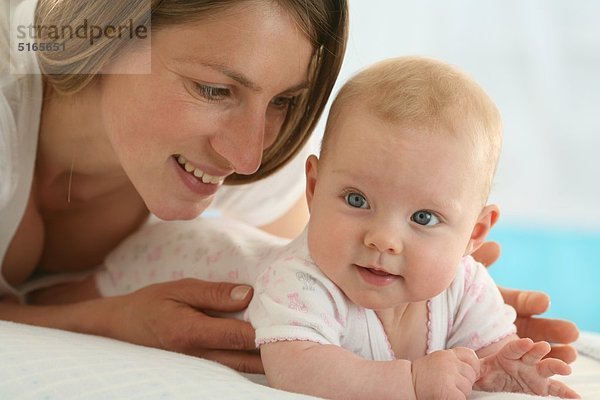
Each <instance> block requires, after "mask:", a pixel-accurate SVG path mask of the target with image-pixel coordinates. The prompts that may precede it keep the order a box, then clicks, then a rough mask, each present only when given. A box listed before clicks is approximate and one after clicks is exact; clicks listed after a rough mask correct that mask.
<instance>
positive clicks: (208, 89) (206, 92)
mask: <svg viewBox="0 0 600 400" xmlns="http://www.w3.org/2000/svg"><path fill="white" fill-rule="evenodd" d="M194 86H195V87H196V91H197V92H198V93H200V95H201V96H202V97H204V98H205V99H207V100H208V101H219V100H223V99H224V98H226V97H228V96H229V93H230V92H229V89H227V88H222V87H216V86H209V85H204V84H202V83H197V82H196V83H194Z"/></svg>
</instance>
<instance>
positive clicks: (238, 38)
mask: <svg viewBox="0 0 600 400" xmlns="http://www.w3.org/2000/svg"><path fill="white" fill-rule="evenodd" d="M150 49H151V50H150ZM150 49H147V50H145V51H151V55H150V56H151V60H152V72H151V74H147V75H103V78H102V80H101V84H100V85H101V86H100V87H101V91H102V113H103V122H104V128H105V130H106V132H107V134H108V139H109V140H110V142H111V144H112V146H113V148H114V151H115V153H116V155H117V158H118V160H119V162H120V163H121V166H122V168H123V169H124V171H125V172H126V173H127V175H128V176H129V178H130V179H131V182H132V183H133V185H134V186H135V187H136V189H137V191H138V192H139V193H140V195H141V196H142V198H143V199H144V201H145V203H146V205H147V206H148V208H149V209H150V211H151V212H153V213H154V214H156V215H157V216H158V217H160V218H162V219H167V220H171V219H190V218H194V217H196V216H197V215H198V214H200V213H201V212H202V211H203V210H204V209H206V207H207V206H208V205H209V204H210V202H211V200H212V198H213V196H214V194H215V192H216V191H217V190H218V188H219V187H220V185H221V184H222V182H223V180H224V179H225V177H226V176H228V175H230V174H232V173H234V172H236V173H238V174H251V173H253V172H255V171H256V170H257V169H258V167H259V165H260V162H261V156H262V151H263V149H265V148H267V147H268V146H269V145H271V144H272V143H273V141H274V140H275V138H276V136H277V134H278V133H279V131H280V128H281V126H282V124H283V122H284V120H285V117H286V114H287V110H288V106H289V103H290V102H291V101H293V99H294V97H295V96H297V95H299V94H300V93H301V92H302V91H303V90H305V87H306V84H307V82H306V80H307V75H308V66H309V63H310V60H311V56H312V53H313V48H312V46H311V44H310V42H309V40H308V38H307V37H306V36H305V35H304V34H303V33H302V32H301V31H300V29H299V28H298V27H297V26H296V24H295V22H294V20H293V19H292V18H291V17H290V16H289V15H288V14H287V13H286V12H285V11H284V10H283V9H282V8H280V7H278V6H277V5H275V3H274V2H248V3H241V4H239V5H235V6H233V7H231V8H230V9H228V10H226V11H222V12H219V13H218V14H214V15H211V16H208V17H206V18H203V19H202V21H199V22H195V23H190V24H186V25H179V26H169V27H165V28H162V29H159V30H157V31H156V32H154V33H153V35H152V45H151V47H150ZM145 56H146V57H147V53H145V54H144V50H142V51H137V52H129V53H127V54H124V55H123V56H122V57H120V58H119V59H118V60H117V61H116V62H115V63H114V64H113V65H112V66H110V65H109V66H108V70H107V71H105V72H108V73H110V68H123V67H124V66H123V64H125V67H126V66H127V64H129V65H131V66H135V65H136V63H139V62H141V61H140V60H142V59H143V57H145Z"/></svg>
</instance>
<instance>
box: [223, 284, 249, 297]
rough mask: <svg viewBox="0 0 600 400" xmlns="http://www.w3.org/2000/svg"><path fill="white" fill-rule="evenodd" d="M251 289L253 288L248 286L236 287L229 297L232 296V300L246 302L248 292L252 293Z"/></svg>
mask: <svg viewBox="0 0 600 400" xmlns="http://www.w3.org/2000/svg"><path fill="white" fill-rule="evenodd" d="M250 289H252V288H251V287H250V286H246V285H241V286H236V287H234V288H233V289H232V290H231V293H229V295H230V296H231V299H232V300H236V301H237V300H244V299H245V298H246V296H247V295H248V292H250Z"/></svg>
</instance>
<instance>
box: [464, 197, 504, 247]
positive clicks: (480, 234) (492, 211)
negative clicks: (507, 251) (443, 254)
mask: <svg viewBox="0 0 600 400" xmlns="http://www.w3.org/2000/svg"><path fill="white" fill-rule="evenodd" d="M499 217H500V209H499V208H498V206H496V205H495V204H489V205H487V206H485V207H484V208H483V210H481V213H480V214H479V217H478V218H477V222H476V223H475V227H473V231H472V232H471V238H470V239H469V244H467V248H466V249H465V255H469V254H471V253H473V252H474V251H475V250H477V249H478V248H479V247H480V246H481V245H482V244H483V242H484V241H485V238H486V237H487V235H488V233H490V229H492V226H494V224H495V223H496V222H497V221H498V218H499Z"/></svg>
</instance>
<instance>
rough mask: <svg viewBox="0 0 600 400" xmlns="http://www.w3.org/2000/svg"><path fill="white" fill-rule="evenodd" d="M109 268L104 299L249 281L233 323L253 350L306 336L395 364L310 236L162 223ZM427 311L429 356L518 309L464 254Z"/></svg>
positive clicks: (99, 278)
mask: <svg viewBox="0 0 600 400" xmlns="http://www.w3.org/2000/svg"><path fill="white" fill-rule="evenodd" d="M105 267H106V268H105V269H103V270H101V271H99V272H98V273H97V275H96V282H97V285H98V288H99V290H100V292H101V294H102V295H103V296H115V295H120V294H125V293H129V292H132V291H134V290H137V289H139V288H141V287H143V286H147V285H149V284H152V283H157V282H164V281H170V280H175V279H181V278H187V277H191V278H198V279H202V280H208V281H227V282H233V283H245V284H250V285H253V286H254V288H255V293H254V297H253V299H252V301H251V303H250V306H249V307H248V309H247V310H246V312H245V313H244V315H240V316H239V318H243V319H245V320H248V321H250V322H251V323H252V325H253V326H254V328H255V329H256V343H257V345H260V344H262V343H268V342H273V341H281V340H308V341H312V342H317V343H322V344H334V345H338V346H342V347H344V348H346V349H348V350H350V351H352V352H353V353H355V354H357V355H359V356H361V357H363V358H367V359H373V360H381V361H384V360H393V359H394V358H395V357H394V354H393V351H392V349H391V346H390V345H389V342H388V339H387V335H386V333H385V331H384V329H383V326H382V324H381V322H380V321H379V318H378V317H377V315H376V314H375V312H374V311H373V310H369V309H366V308H363V307H361V306H358V305H356V304H353V303H351V302H350V300H349V299H348V298H347V297H346V296H345V295H344V293H343V292H342V291H341V290H340V289H339V288H338V287H337V286H336V285H335V284H334V283H333V282H331V281H330V280H329V279H328V278H327V277H326V276H325V275H324V274H323V273H321V271H320V270H319V268H318V267H317V266H316V265H315V263H314V262H313V261H312V258H311V257H310V255H309V254H308V248H307V242H306V230H305V231H304V232H303V233H302V234H301V235H300V236H299V237H298V238H297V239H295V240H293V241H291V242H288V241H287V240H284V239H281V238H277V237H275V236H272V235H269V234H267V233H265V232H263V231H260V230H259V229H256V228H253V227H250V226H247V225H244V224H242V223H239V222H236V221H231V220H223V219H199V220H195V221H188V222H169V223H161V222H159V223H156V224H153V225H149V226H146V227H144V228H142V229H141V230H140V231H138V232H137V233H135V234H134V235H133V236H131V237H130V238H129V239H127V240H126V241H125V242H123V243H122V244H121V245H120V246H119V247H118V248H117V249H115V250H114V251H113V252H112V253H111V254H110V255H109V256H108V257H107V259H106V265H105ZM427 309H428V314H429V315H428V340H427V353H430V352H433V351H436V350H441V349H446V348H452V347H456V346H464V347H469V348H472V349H474V350H477V349H480V348H482V347H485V346H487V345H489V344H491V343H493V342H496V341H498V340H501V339H502V338H504V337H506V336H507V335H510V334H513V333H515V331H516V329H515V326H514V324H513V321H514V319H515V311H514V310H513V309H512V308H511V307H509V306H507V305H505V304H504V302H503V301H502V297H501V295H500V293H499V291H498V289H497V287H496V285H495V284H494V282H493V280H492V279H491V277H490V276H489V275H488V273H487V271H486V269H485V267H484V266H483V265H481V264H479V263H477V262H476V261H474V260H473V258H472V257H470V256H469V257H465V258H463V260H462V261H461V265H460V268H458V272H457V275H456V277H455V279H454V281H453V282H452V284H451V285H450V287H449V288H448V289H446V290H445V291H444V292H442V293H440V294H439V295H437V296H436V297H434V298H433V299H430V300H429V301H428V304H427Z"/></svg>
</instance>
